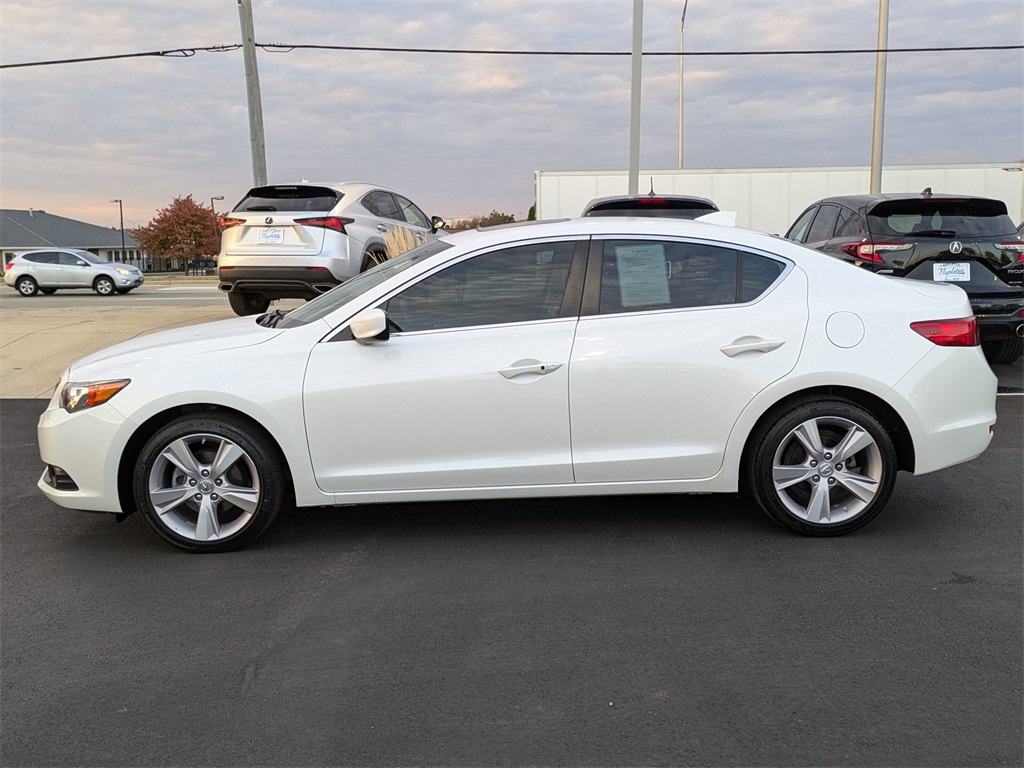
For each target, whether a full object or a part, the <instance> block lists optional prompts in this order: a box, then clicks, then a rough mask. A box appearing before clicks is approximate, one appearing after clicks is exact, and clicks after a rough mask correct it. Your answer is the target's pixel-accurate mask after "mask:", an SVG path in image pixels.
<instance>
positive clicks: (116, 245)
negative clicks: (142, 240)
mask: <svg viewBox="0 0 1024 768" xmlns="http://www.w3.org/2000/svg"><path fill="white" fill-rule="evenodd" d="M36 248H78V249H80V250H83V251H89V252H90V253H95V254H96V255H97V256H102V257H103V258H105V259H108V260H109V261H126V262H129V263H131V264H135V265H137V266H140V267H143V266H145V261H146V259H145V255H144V254H143V253H142V251H141V250H140V249H139V244H138V243H136V242H135V238H134V237H132V236H131V235H130V234H129V233H128V232H125V233H124V249H123V250H122V248H121V230H119V229H114V228H112V227H111V228H107V227H100V226H97V225H96V224H88V223H86V222H84V221H75V220H74V219H67V218H64V217H63V216H54V215H53V214H52V213H47V212H46V211H37V210H34V209H32V208H29V209H28V210H27V211H16V210H12V209H10V208H3V209H0V252H2V253H3V260H4V265H5V266H6V264H7V262H8V261H10V260H11V259H12V258H13V257H14V254H15V253H17V252H18V251H27V250H32V249H36Z"/></svg>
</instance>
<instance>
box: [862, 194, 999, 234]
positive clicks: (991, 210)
mask: <svg viewBox="0 0 1024 768" xmlns="http://www.w3.org/2000/svg"><path fill="white" fill-rule="evenodd" d="M868 223H869V225H870V228H871V233H872V234H873V235H890V236H896V237H902V236H904V235H912V234H919V233H922V232H933V233H935V235H936V236H938V237H942V236H945V237H959V238H965V237H985V238H987V237H1006V236H1008V235H1013V234H1015V233H1016V229H1015V228H1014V226H1013V222H1012V221H1011V220H1010V217H1009V216H1008V215H1007V213H1006V204H1005V203H1003V202H1002V201H1001V200H984V199H976V200H970V199H942V198H934V199H913V198H911V199H907V200H885V201H883V202H881V203H878V204H877V205H875V207H874V208H872V209H871V210H870V211H869V212H868Z"/></svg>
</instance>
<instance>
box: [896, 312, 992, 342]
mask: <svg viewBox="0 0 1024 768" xmlns="http://www.w3.org/2000/svg"><path fill="white" fill-rule="evenodd" d="M910 327H911V328H912V329H913V330H914V331H916V332H917V333H919V334H921V335H922V336H924V337H925V338H926V339H928V341H930V342H931V343H932V344H938V345H939V346H940V347H976V346H978V345H979V344H981V338H980V337H979V335H978V321H977V320H976V319H975V318H974V316H973V315H972V316H971V317H960V318H957V319H956V320H921V321H920V322H917V323H911V324H910Z"/></svg>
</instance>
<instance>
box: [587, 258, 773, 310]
mask: <svg viewBox="0 0 1024 768" xmlns="http://www.w3.org/2000/svg"><path fill="white" fill-rule="evenodd" d="M784 268H785V265H784V264H783V263H782V262H779V261H775V260H774V259H769V258H767V257H764V256H759V255H757V254H753V253H747V252H745V251H738V250H735V249H732V248H726V247H723V246H717V245H706V244H703V243H689V242H676V241H659V240H609V241H606V242H605V243H604V244H603V250H602V258H601V298H600V303H599V312H600V313H601V314H615V313H620V312H645V311H649V310H658V309H683V308H687V307H710V306H720V305H723V304H737V303H745V302H748V301H753V300H754V299H756V298H758V297H759V296H760V295H761V294H762V293H764V292H765V291H766V290H768V288H769V287H770V286H771V285H772V283H774V282H775V280H776V279H777V278H778V277H779V275H780V274H782V271H783V269H784Z"/></svg>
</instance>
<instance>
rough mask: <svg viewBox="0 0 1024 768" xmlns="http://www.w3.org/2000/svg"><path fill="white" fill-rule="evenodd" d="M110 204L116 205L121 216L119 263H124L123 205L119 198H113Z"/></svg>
mask: <svg viewBox="0 0 1024 768" xmlns="http://www.w3.org/2000/svg"><path fill="white" fill-rule="evenodd" d="M110 202H112V203H117V210H118V213H120V215H121V261H124V203H123V202H122V201H121V198H119V197H115V198H113V199H112V200H111V201H110Z"/></svg>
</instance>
